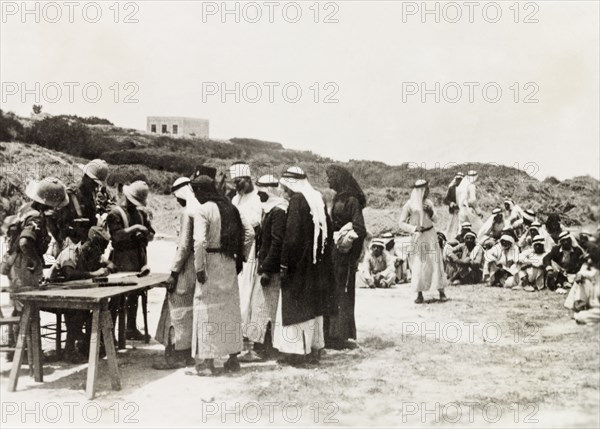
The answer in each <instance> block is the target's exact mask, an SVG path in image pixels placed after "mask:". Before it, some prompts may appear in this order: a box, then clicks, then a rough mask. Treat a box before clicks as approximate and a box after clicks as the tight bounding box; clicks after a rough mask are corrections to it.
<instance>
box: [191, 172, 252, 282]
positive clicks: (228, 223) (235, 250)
mask: <svg viewBox="0 0 600 429" xmlns="http://www.w3.org/2000/svg"><path fill="white" fill-rule="evenodd" d="M192 189H193V190H194V194H195V195H196V198H197V199H198V201H200V203H201V204H204V203H206V202H208V201H212V202H213V203H215V204H216V205H217V207H218V208H219V214H220V215H221V251H222V252H223V254H225V255H227V256H229V257H230V258H233V259H235V262H236V268H237V270H238V273H239V272H240V271H241V270H242V264H243V262H244V227H243V226H242V219H241V218H240V213H239V212H238V209H237V208H235V206H234V205H233V204H231V201H229V199H228V198H227V197H225V196H223V195H221V194H220V193H219V192H218V191H217V187H216V185H215V181H214V180H213V179H211V178H210V177H208V176H198V177H196V178H195V179H194V180H193V181H192Z"/></svg>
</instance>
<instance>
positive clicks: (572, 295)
mask: <svg viewBox="0 0 600 429" xmlns="http://www.w3.org/2000/svg"><path fill="white" fill-rule="evenodd" d="M599 263H600V249H598V248H597V247H596V248H594V249H592V250H590V252H589V256H588V258H587V261H586V263H585V264H584V265H583V267H581V270H580V271H579V273H577V276H576V277H575V284H574V285H573V287H572V288H571V291H570V292H569V295H568V296H567V299H566V300H565V304H564V305H565V307H567V308H568V309H570V310H573V311H574V314H573V318H574V319H575V321H576V322H577V323H579V324H589V325H592V324H596V323H600V271H598V269H599Z"/></svg>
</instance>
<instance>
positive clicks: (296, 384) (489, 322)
mask: <svg viewBox="0 0 600 429" xmlns="http://www.w3.org/2000/svg"><path fill="white" fill-rule="evenodd" d="M173 246H174V245H173V243H171V242H169V241H159V242H156V243H155V244H153V247H152V248H151V250H150V263H151V265H152V266H153V267H156V268H155V269H154V271H156V272H161V271H162V272H165V271H167V270H168V262H169V259H170V257H168V258H167V257H165V255H171V254H172V250H173ZM164 294H165V292H164V289H154V290H152V291H150V294H149V320H150V326H151V330H152V331H153V330H154V328H155V327H156V324H157V321H158V317H159V314H160V308H161V305H162V301H163V298H164ZM447 294H448V296H449V298H450V300H449V301H448V302H446V303H438V302H435V301H434V298H435V297H436V293H435V292H434V291H431V292H430V293H429V294H427V295H426V298H429V299H430V300H433V301H431V302H429V303H427V304H425V305H417V304H414V303H413V300H414V298H415V297H414V294H413V293H412V292H411V290H410V287H409V285H398V286H396V287H395V288H392V289H385V290H383V289H378V290H370V289H358V290H357V304H356V318H357V325H358V343H359V344H360V347H358V348H357V349H354V350H346V351H329V350H327V351H326V353H325V355H324V356H323V358H322V362H321V364H320V365H319V366H312V367H307V368H291V367H282V366H280V365H279V364H277V362H276V361H268V362H266V363H258V364H243V365H242V370H241V372H240V373H237V374H235V375H227V376H220V377H213V378H200V377H198V376H196V375H195V373H194V371H193V369H192V368H183V369H178V370H169V371H156V370H153V369H152V368H151V364H152V362H153V361H154V360H157V359H160V358H161V356H162V353H163V348H162V346H160V345H159V344H157V343H156V342H155V341H152V342H151V343H150V344H148V345H146V344H142V343H130V344H128V347H127V350H124V351H121V352H120V353H119V357H118V358H119V366H120V370H121V378H122V390H121V391H112V390H111V389H110V381H109V378H108V374H107V365H106V361H105V360H103V361H101V364H100V370H99V378H98V396H97V398H96V399H95V400H94V401H91V402H90V401H87V400H86V399H85V395H84V391H83V390H82V387H83V383H84V381H85V376H86V368H87V365H85V364H84V365H69V364H66V363H52V364H46V365H45V366H44V380H45V382H44V383H35V382H34V381H33V379H31V378H30V377H29V376H28V370H27V368H26V366H25V365H24V367H23V369H22V374H23V375H22V377H21V378H20V380H19V386H18V389H17V392H15V393H8V392H7V391H6V387H7V382H8V374H9V371H10V364H9V363H7V362H6V360H5V357H4V356H2V357H0V373H1V374H0V384H1V386H0V389H1V390H0V391H1V393H0V398H1V406H2V414H1V419H2V420H1V421H2V427H17V426H18V427H30V426H38V425H41V426H46V427H65V426H73V427H82V426H84V427H88V426H95V427H106V426H115V425H117V426H123V427H132V426H140V427H161V426H164V427H198V426H201V425H202V426H207V427H214V426H217V425H225V426H236V425H240V426H257V427H264V426H266V425H269V424H270V423H273V424H276V425H277V426H291V427H293V426H298V427H303V426H340V425H343V426H357V427H358V426H366V425H368V426H402V427H447V426H449V427H463V426H465V425H470V424H472V425H474V426H475V427H539V428H546V427H598V425H599V424H600V416H599V412H600V390H599V389H600V378H599V377H600V375H599V368H600V337H599V328H598V327H597V326H596V327H588V326H578V325H576V324H575V322H574V321H573V320H572V319H570V314H569V312H568V311H567V310H566V309H565V308H564V307H562V302H563V300H564V296H560V295H556V294H550V293H546V292H544V293H531V294H529V293H526V292H513V291H510V290H502V289H497V288H487V287H484V286H482V285H474V286H460V287H451V288H449V289H448V291H447ZM6 304H7V297H6V296H5V294H3V295H2V306H3V310H6V307H5V306H6ZM152 333H153V332H152ZM44 345H45V347H44V348H45V349H46V350H49V349H51V348H52V345H51V344H50V343H48V344H44Z"/></svg>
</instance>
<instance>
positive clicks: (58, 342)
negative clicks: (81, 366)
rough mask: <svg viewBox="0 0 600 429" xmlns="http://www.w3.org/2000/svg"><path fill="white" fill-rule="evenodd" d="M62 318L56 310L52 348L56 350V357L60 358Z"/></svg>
mask: <svg viewBox="0 0 600 429" xmlns="http://www.w3.org/2000/svg"><path fill="white" fill-rule="evenodd" d="M62 318H63V315H62V313H61V312H60V310H58V311H57V312H56V338H55V340H54V350H56V357H57V358H59V359H60V356H61V354H62V344H61V342H62Z"/></svg>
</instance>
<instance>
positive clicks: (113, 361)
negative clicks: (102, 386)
mask: <svg viewBox="0 0 600 429" xmlns="http://www.w3.org/2000/svg"><path fill="white" fill-rule="evenodd" d="M100 328H101V331H102V338H103V340H104V347H105V348H106V360H107V362H108V372H109V374H110V380H111V384H112V388H113V390H121V377H120V375H119V363H118V361H117V352H116V350H115V343H114V341H113V334H112V332H113V326H112V317H111V316H110V312H109V311H102V313H101V315H100Z"/></svg>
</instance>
